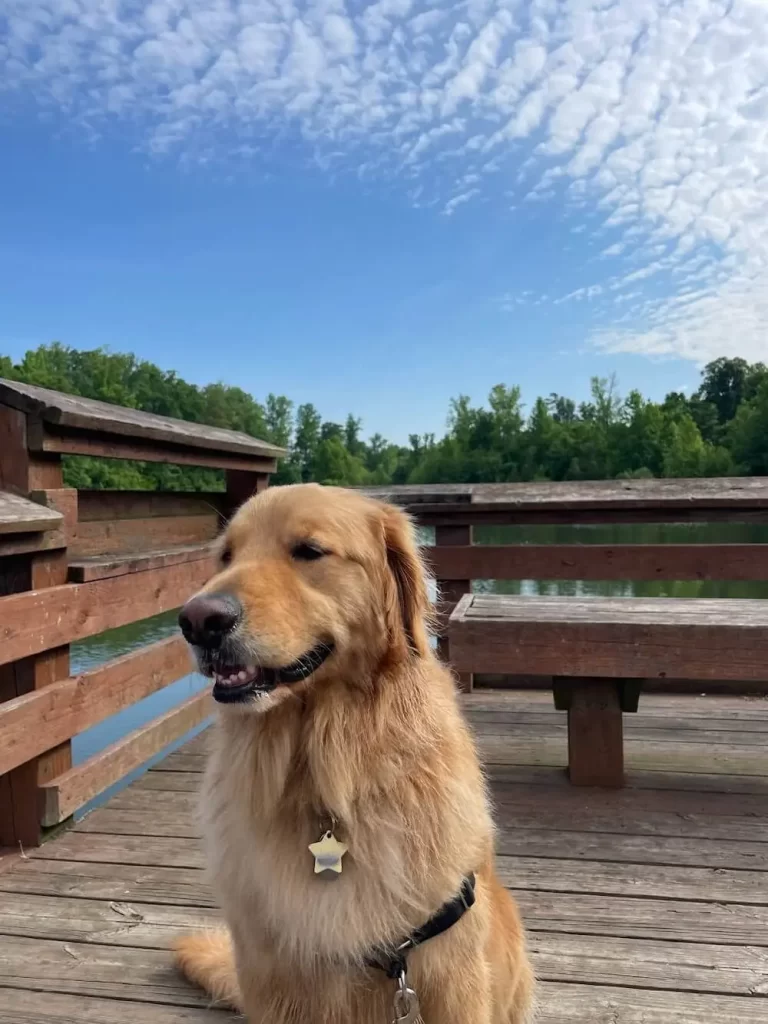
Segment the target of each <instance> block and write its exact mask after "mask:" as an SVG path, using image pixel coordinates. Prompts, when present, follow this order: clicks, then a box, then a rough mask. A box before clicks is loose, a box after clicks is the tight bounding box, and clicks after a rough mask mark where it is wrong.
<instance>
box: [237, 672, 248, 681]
mask: <svg viewBox="0 0 768 1024" xmlns="http://www.w3.org/2000/svg"><path fill="white" fill-rule="evenodd" d="M237 678H238V679H239V680H240V682H241V683H244V682H245V680H246V679H247V678H248V673H247V672H245V671H244V670H243V669H241V670H240V671H239V672H238V673H237Z"/></svg>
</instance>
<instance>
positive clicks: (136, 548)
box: [71, 512, 219, 561]
mask: <svg viewBox="0 0 768 1024" xmlns="http://www.w3.org/2000/svg"><path fill="white" fill-rule="evenodd" d="M218 532H219V517H218V516H217V515H216V513H214V512H208V513H205V514H204V515H200V516H168V517H166V518H161V517H159V516H153V517H149V518H147V519H116V520H112V521H109V522H107V521H105V520H101V519H96V520H93V522H90V523H80V524H78V527H77V532H76V534H75V536H74V538H73V541H72V545H71V560H73V561H79V560H80V559H83V558H91V557H101V556H105V555H114V554H128V553H132V554H142V553H145V552H153V551H156V550H158V549H164V548H169V547H181V546H188V545H194V544H203V543H206V542H210V541H212V540H214V538H215V537H216V536H217V534H218Z"/></svg>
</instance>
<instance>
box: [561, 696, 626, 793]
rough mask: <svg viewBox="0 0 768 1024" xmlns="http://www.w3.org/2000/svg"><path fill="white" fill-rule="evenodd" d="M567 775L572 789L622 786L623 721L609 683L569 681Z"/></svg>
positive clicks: (617, 701)
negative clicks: (576, 787)
mask: <svg viewBox="0 0 768 1024" xmlns="http://www.w3.org/2000/svg"><path fill="white" fill-rule="evenodd" d="M568 775H569V778H570V780H571V783H572V784H573V785H574V786H604V787H606V788H619V787H621V786H623V785H624V733H623V720H622V713H621V707H620V705H619V693H618V689H617V686H616V683H615V682H613V681H612V680H609V679H578V680H572V681H571V693H570V703H569V707H568Z"/></svg>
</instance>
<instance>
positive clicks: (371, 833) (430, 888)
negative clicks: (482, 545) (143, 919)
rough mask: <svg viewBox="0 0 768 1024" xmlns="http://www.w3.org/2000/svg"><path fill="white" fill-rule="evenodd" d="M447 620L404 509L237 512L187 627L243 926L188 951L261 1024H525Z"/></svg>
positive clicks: (214, 867)
mask: <svg viewBox="0 0 768 1024" xmlns="http://www.w3.org/2000/svg"><path fill="white" fill-rule="evenodd" d="M430 607H431V606H430V602H429V594H428V589H427V576H426V573H425V568H424V565H423V563H422V561H421V558H420V555H419V552H418V547H417V544H416V540H415V535H414V531H413V529H412V526H411V523H410V522H409V520H408V518H407V516H406V515H405V514H404V513H403V512H401V511H400V510H398V509H397V508H394V507H392V506H389V505H387V504H385V503H382V502H379V501H376V500H373V499H371V498H368V497H365V496H364V495H362V494H359V493H356V492H353V491H346V490H343V489H339V488H331V487H320V486H317V485H314V484H306V485H295V486H288V487H276V488H271V489H269V490H266V491H264V492H263V493H261V494H259V495H258V496H256V497H254V498H252V499H250V500H249V501H248V502H247V503H246V504H245V505H244V506H243V507H242V508H241V509H240V510H239V511H238V512H237V513H236V514H235V516H234V517H233V519H232V521H231V523H230V525H229V527H228V529H227V530H226V534H225V536H224V538H223V543H222V547H221V569H220V571H219V572H218V573H217V574H216V576H215V577H214V578H213V579H212V580H211V581H210V583H208V584H207V586H206V587H205V588H204V589H203V590H202V591H201V592H200V593H199V594H197V595H196V596H195V597H194V598H192V599H191V600H190V601H189V602H188V603H187V604H186V605H185V607H184V609H183V611H182V613H181V615H180V622H181V625H182V630H183V632H184V634H185V636H186V637H187V640H188V641H189V642H190V643H191V645H192V647H193V649H194V651H195V654H196V656H197V660H198V663H199V666H200V669H201V671H202V672H204V673H206V674H208V675H210V676H212V677H213V679H214V689H213V694H214V697H215V698H216V700H217V701H218V702H219V703H220V713H219V714H218V716H217V719H218V720H217V723H216V725H215V727H214V729H213V730H212V732H213V738H212V750H211V755H210V761H209V765H208V768H207V772H206V777H205V783H204V789H203V796H202V809H203V815H204V834H205V837H206V844H207V855H208V861H209V865H210V869H211V872H212V881H213V885H214V890H215V893H216V896H217V897H218V899H219V901H220V903H221V907H222V909H223V912H224V917H225V919H226V924H227V926H228V927H227V930H223V929H222V931H221V932H213V933H209V934H206V933H201V934H196V935H189V936H185V937H183V938H182V939H180V940H179V941H178V943H177V946H176V958H177V963H178V965H179V967H180V969H181V970H182V971H183V973H184V974H185V975H186V976H187V977H188V978H189V979H190V980H192V981H193V982H195V983H197V984H198V985H200V986H202V987H203V989H205V990H206V991H207V992H208V993H209V994H210V995H211V997H212V998H213V999H215V1000H217V1001H219V1002H221V1003H223V1004H227V1005H230V1006H232V1007H234V1008H236V1009H238V1010H240V1011H241V1012H243V1013H245V1015H246V1017H247V1019H248V1021H249V1024H388V1022H392V1021H403V1022H406V1021H407V1022H410V1021H413V1020H423V1021H424V1024H523V1022H527V1021H529V1020H530V1014H531V1006H532V1000H533V978H532V973H531V969H530V966H529V961H528V957H527V953H526V946H525V939H524V933H523V928H522V925H521V922H520V918H519V915H518V910H517V907H516V905H515V903H514V901H513V900H512V898H511V896H510V895H509V893H508V892H507V891H506V890H505V889H504V887H503V886H502V885H501V883H500V882H499V880H498V878H497V876H496V873H495V869H494V852H493V839H494V835H493V825H492V818H491V811H490V808H489V801H488V796H487V793H486V787H485V784H484V778H483V774H482V771H481V768H480V764H479V762H478V757H477V754H476V751H475V747H474V744H473V741H472V738H471V736H470V733H469V731H468V728H467V726H466V724H465V722H464V720H463V718H462V714H461V711H460V708H459V702H458V699H457V694H456V688H455V685H454V681H453V678H452V676H451V674H450V672H449V671H448V669H447V668H445V667H444V666H443V665H442V664H441V663H440V661H439V660H438V659H437V657H436V656H435V654H434V653H433V650H432V648H431V646H430V643H429V636H428V616H429V612H430ZM323 837H325V839H326V843H328V842H330V857H329V858H328V859H327V860H323V859H322V857H319V859H318V860H317V861H315V860H314V859H313V854H312V852H310V850H309V847H310V846H313V845H314V844H316V843H318V842H322V840H323ZM344 851H346V852H344ZM316 852H317V851H316ZM339 869H341V870H340V871H339ZM473 875H474V879H475V882H474V884H475V897H476V901H475V903H474V906H471V907H469V909H466V912H465V913H463V916H461V918H460V919H459V920H458V921H457V922H456V923H455V924H454V925H453V927H450V928H449V929H448V930H446V931H444V932H443V933H442V934H439V935H437V936H436V937H432V938H429V940H428V941H425V942H423V943H422V944H420V945H417V946H416V947H415V948H414V949H413V950H412V951H411V952H410V953H409V955H408V957H407V970H408V973H407V976H406V978H405V980H403V978H402V977H400V978H398V979H396V980H392V979H391V978H390V977H389V976H388V973H387V972H385V970H383V969H379V968H378V967H377V966H373V965H372V960H375V961H380V960H381V958H382V956H383V957H384V965H385V966H389V967H391V966H392V963H395V970H394V971H393V970H390V971H389V974H393V973H394V974H396V973H397V969H396V967H397V958H395V957H393V958H392V960H389V959H388V958H389V957H390V954H391V953H392V951H394V950H395V949H396V948H397V947H398V946H399V945H400V944H401V943H402V942H404V941H405V940H407V939H408V937H410V936H412V935H414V933H416V932H417V930H418V929H421V928H422V927H423V926H425V924H426V923H427V922H430V921H432V920H434V919H435V915H436V914H438V913H439V911H440V909H441V908H443V907H444V906H445V905H447V904H450V903H451V902H452V901H453V905H454V906H455V905H456V903H457V898H458V894H460V893H462V892H463V891H465V890H463V887H466V885H467V884H468V882H467V879H470V880H471V879H472V877H473ZM328 876H330V877H331V878H333V879H335V880H334V881H332V882H329V881H328V880H327V877H328ZM462 906H463V907H464V908H466V907H467V906H468V903H467V901H466V900H465V901H464V903H463V904H462ZM399 986H403V987H404V990H403V992H402V993H401V992H400V988H399ZM406 988H407V989H408V990H413V991H415V993H416V994H417V996H418V999H419V1001H420V1016H419V1015H418V1011H417V1009H416V1007H415V1006H414V1005H413V997H412V992H411V991H405V989H406Z"/></svg>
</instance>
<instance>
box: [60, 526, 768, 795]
mask: <svg viewBox="0 0 768 1024" xmlns="http://www.w3.org/2000/svg"><path fill="white" fill-rule="evenodd" d="M433 536H434V535H433V531H432V530H428V529H423V530H421V531H420V539H421V540H422V542H423V543H427V544H429V543H432V541H433ZM474 540H475V543H476V544H525V543H528V544H569V543H579V544H619V543H623V544H663V543H678V544H680V543H688V544H707V543H768V526H755V525H745V524H731V525H722V524H719V525H707V524H691V525H640V526H637V525H633V526H580V527H574V526H538V527H530V526H526V527H476V528H475V531H474ZM475 589H476V590H481V591H491V592H497V593H505V594H522V595H538V594H561V595H589V596H621V597H700V598H711V597H750V598H768V581H766V582H758V583H738V582H728V581H724V582H721V581H707V580H701V581H693V582H689V581H684V582H683V581H677V582H676V581H658V580H654V581H652V582H647V583H643V582H632V581H630V580H626V581H621V580H620V581H603V582H599V581H597V582H593V581H572V580H566V581H551V580H550V581H547V580H503V581H500V580H499V581H494V580H478V581H476V582H475ZM176 616H177V613H176V612H175V611H174V612H167V613H165V614H163V615H156V616H154V617H153V618H151V619H145V620H143V621H141V622H136V623H133V624H132V625H130V626H124V627H123V628H121V629H113V630H110V631H109V632H108V633H103V634H101V635H99V636H97V637H92V638H91V639H89V640H86V641H83V642H82V643H78V644H73V645H72V654H71V665H72V672H73V674H74V673H77V672H82V671H84V670H86V669H89V668H94V667H95V666H96V665H99V664H101V663H103V662H105V661H108V660H109V659H111V658H116V657H118V656H120V655H122V654H127V653H129V652H130V651H132V650H135V649H136V648H138V647H140V646H142V645H143V644H148V643H152V642H154V641H156V640H162V639H164V638H165V637H168V636H172V635H174V634H175V633H176V631H177V629H178V627H177V624H176ZM206 685H208V683H207V680H205V679H204V678H203V677H202V676H200V675H198V674H196V673H191V674H190V675H187V676H185V677H184V678H182V679H179V680H177V681H176V682H175V683H173V684H171V685H170V686H167V687H165V688H164V689H163V690H160V691H158V692H157V693H154V694H152V695H151V696H149V697H146V698H145V699H144V700H141V701H139V702H138V703H137V704H134V705H133V706H131V707H129V708H125V709H124V710H123V711H121V712H119V713H118V714H116V715H113V716H111V717H110V718H108V719H106V720H105V721H103V722H100V723H99V724H98V725H95V726H93V727H92V728H90V729H87V730H86V731H85V732H83V733H81V734H80V735H79V736H76V737H75V738H74V739H73V741H72V756H73V760H74V761H75V763H79V762H81V761H83V760H85V759H86V758H88V757H91V756H92V755H93V754H95V753H97V752H98V751H99V750H102V749H103V748H104V747H107V746H109V745H110V744H111V743H114V742H116V741H117V740H118V739H120V738H121V737H122V736H125V735H126V734H127V733H129V732H132V731H133V730H134V729H137V728H139V726H141V725H143V724H144V723H146V722H149V721H151V720H152V719H153V718H155V717H157V715H160V714H162V713H163V712H165V711H168V710H170V708H172V707H174V706H175V705H177V704H180V703H181V702H182V701H184V700H186V699H187V698H188V697H190V696H192V695H193V694H195V693H198V692H199V691H200V690H202V689H203V688H204V687H205V686H206ZM204 727H205V723H204V724H203V725H201V726H199V727H198V728H197V729H195V730H194V731H193V732H191V733H189V734H187V735H186V736H183V737H181V738H180V739H179V740H178V741H176V742H175V743H174V744H172V745H171V746H169V747H167V748H166V749H165V750H163V751H161V752H160V753H158V754H157V755H156V756H155V757H154V758H152V760H151V761H150V762H148V764H153V763H155V762H157V761H159V760H161V759H162V758H163V757H165V756H166V754H167V753H168V752H169V751H170V750H172V749H174V748H175V747H178V746H181V745H182V744H183V743H185V742H187V740H188V739H190V738H191V737H192V736H193V735H195V734H196V733H197V732H199V731H201V730H202V729H203V728H204ZM146 767H147V765H144V766H143V767H142V768H140V769H137V770H136V771H135V772H133V773H132V774H131V775H130V776H128V777H127V778H126V779H124V780H122V781H121V782H120V783H118V784H117V785H116V786H114V787H112V788H111V789H110V790H108V791H106V792H105V793H104V794H102V795H101V796H100V797H98V798H97V800H96V801H94V803H93V804H89V805H87V807H85V808H83V810H82V811H81V814H82V813H85V812H86V811H87V810H90V809H91V808H92V807H93V806H95V805H96V804H97V803H102V802H103V801H104V800H106V799H107V798H108V797H109V796H111V795H112V793H113V792H115V791H116V790H117V789H119V788H122V787H123V786H125V785H127V784H128V783H129V782H130V781H132V780H133V779H134V778H135V777H136V776H137V775H139V774H141V772H142V771H144V770H145V769H146Z"/></svg>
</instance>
